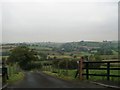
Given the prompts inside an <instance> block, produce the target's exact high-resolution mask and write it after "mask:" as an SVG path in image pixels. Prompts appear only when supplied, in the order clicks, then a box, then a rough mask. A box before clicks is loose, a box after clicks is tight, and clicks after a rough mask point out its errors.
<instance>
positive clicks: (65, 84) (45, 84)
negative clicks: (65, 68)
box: [8, 72, 105, 89]
mask: <svg viewBox="0 0 120 90" xmlns="http://www.w3.org/2000/svg"><path fill="white" fill-rule="evenodd" d="M8 88H11V89H13V88H105V87H103V86H100V85H96V84H93V83H89V82H86V81H79V82H76V81H74V82H72V81H66V80H61V79H58V78H55V77H53V76H49V75H46V74H44V73H42V72H26V73H25V77H24V79H23V80H21V81H18V82H16V83H14V84H11V85H8Z"/></svg>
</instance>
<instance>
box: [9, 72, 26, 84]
mask: <svg viewBox="0 0 120 90" xmlns="http://www.w3.org/2000/svg"><path fill="white" fill-rule="evenodd" d="M23 78H24V73H23V72H18V73H17V74H13V75H11V76H10V77H9V80H8V81H7V82H8V83H14V82H16V81H19V80H22V79H23Z"/></svg>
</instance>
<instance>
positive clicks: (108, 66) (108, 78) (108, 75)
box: [107, 62, 110, 81]
mask: <svg viewBox="0 0 120 90" xmlns="http://www.w3.org/2000/svg"><path fill="white" fill-rule="evenodd" d="M107 80H108V81H109V80H110V62H108V63H107Z"/></svg>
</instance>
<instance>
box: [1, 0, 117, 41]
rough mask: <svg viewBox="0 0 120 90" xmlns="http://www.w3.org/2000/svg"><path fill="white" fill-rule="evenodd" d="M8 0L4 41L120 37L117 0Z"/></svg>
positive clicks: (94, 39) (4, 11) (98, 39)
mask: <svg viewBox="0 0 120 90" xmlns="http://www.w3.org/2000/svg"><path fill="white" fill-rule="evenodd" d="M5 1H6V2H4V3H2V6H1V7H0V10H2V11H1V14H0V20H2V22H0V24H2V29H1V31H2V42H43V41H45V42H46V41H51V42H68V41H81V40H92V41H103V40H117V39H118V2H117V1H118V0H103V1H101V0H100V1H101V2H98V0H91V2H90V0H89V1H88V0H85V1H84V0H39V1H38V0H21V1H20V0H16V1H15V0H9V1H7V0H5ZM10 1H11V2H10ZM1 8H2V9H1ZM1 15H2V18H1ZM0 34H1V33H0Z"/></svg>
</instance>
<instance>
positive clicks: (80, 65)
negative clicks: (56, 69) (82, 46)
mask: <svg viewBox="0 0 120 90" xmlns="http://www.w3.org/2000/svg"><path fill="white" fill-rule="evenodd" d="M83 60H84V58H83V57H81V59H80V61H79V68H80V69H79V70H80V71H79V78H80V80H83V75H82V74H83Z"/></svg>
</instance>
